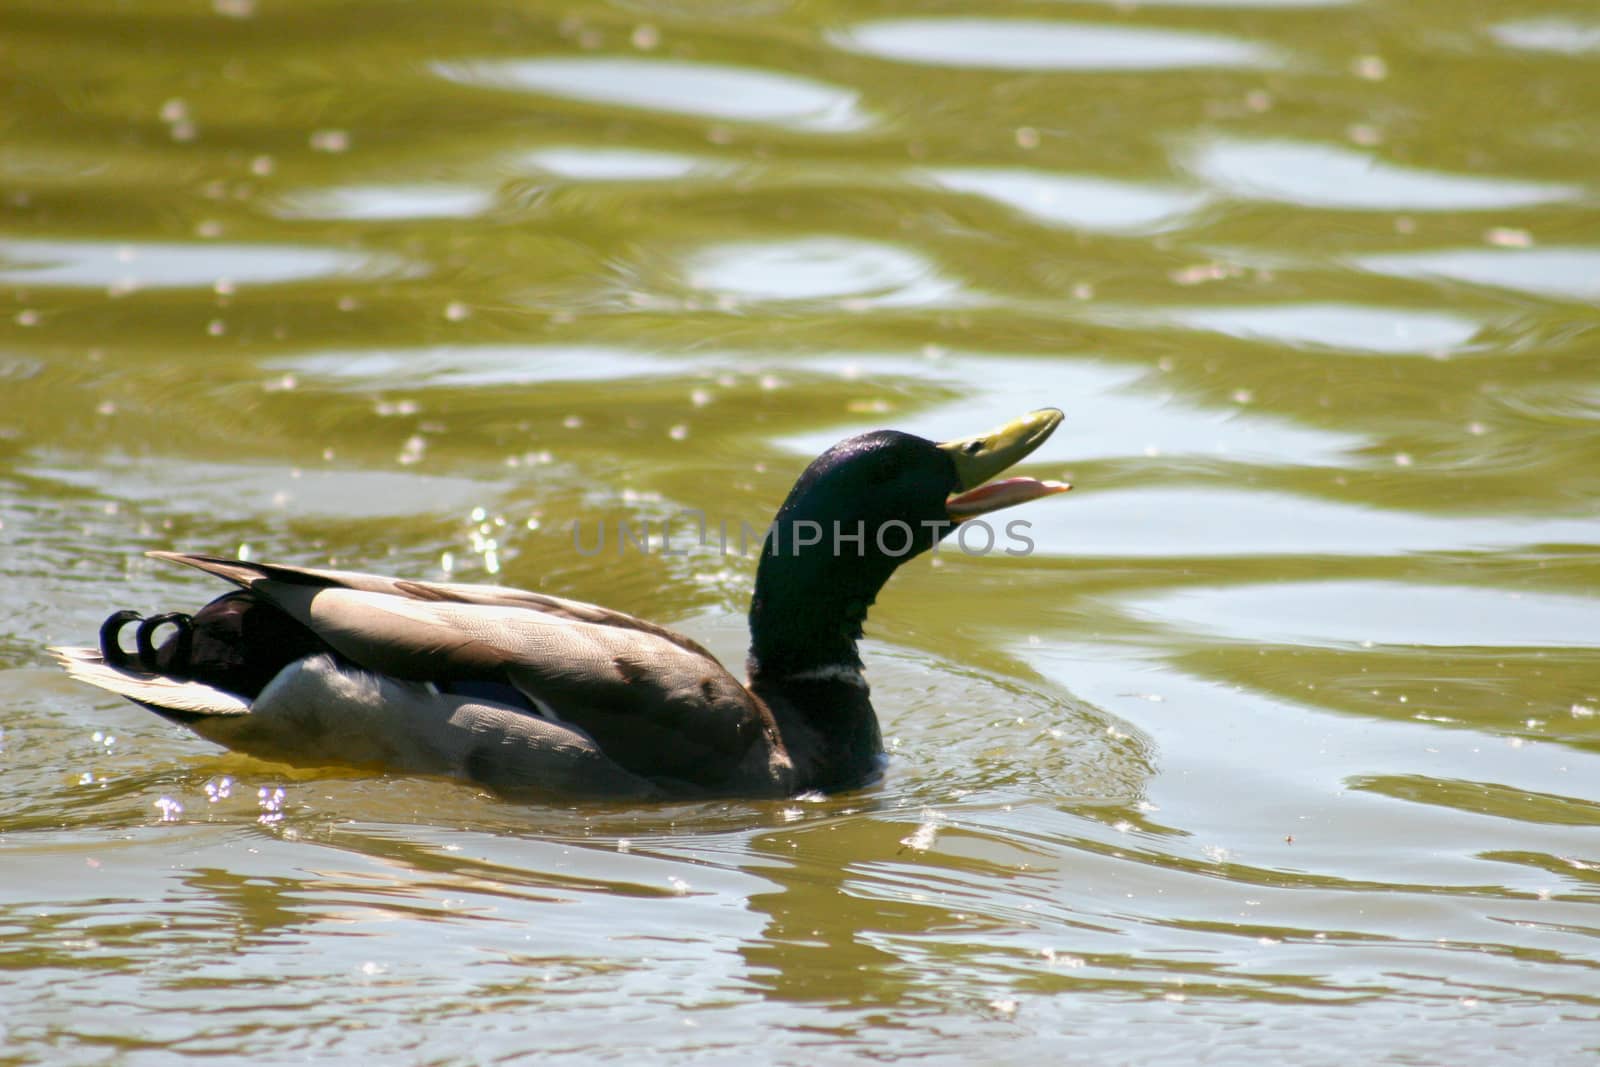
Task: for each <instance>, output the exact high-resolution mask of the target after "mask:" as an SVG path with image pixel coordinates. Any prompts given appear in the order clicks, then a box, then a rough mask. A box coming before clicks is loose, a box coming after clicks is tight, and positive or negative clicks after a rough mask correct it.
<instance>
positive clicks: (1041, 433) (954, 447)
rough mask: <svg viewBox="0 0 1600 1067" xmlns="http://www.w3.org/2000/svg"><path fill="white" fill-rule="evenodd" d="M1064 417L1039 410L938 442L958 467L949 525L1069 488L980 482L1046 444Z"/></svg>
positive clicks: (1027, 481) (948, 504)
mask: <svg viewBox="0 0 1600 1067" xmlns="http://www.w3.org/2000/svg"><path fill="white" fill-rule="evenodd" d="M1065 417H1066V416H1064V415H1062V414H1061V412H1059V411H1057V410H1056V409H1055V408H1042V409H1040V410H1038V411H1035V412H1032V413H1031V414H1028V415H1024V416H1022V418H1020V419H1013V420H1012V421H1011V422H1008V423H1006V424H1005V425H1004V426H1001V427H998V428H997V429H993V430H990V431H989V432H988V433H984V434H979V435H978V436H977V437H963V438H962V439H961V440H959V441H946V442H945V443H944V444H941V445H940V446H939V448H941V449H942V450H943V451H944V452H945V454H946V455H948V456H949V457H950V459H951V460H952V461H954V463H955V465H956V477H957V479H958V480H959V482H960V489H961V492H959V493H957V494H956V495H955V496H952V497H950V498H949V499H948V500H946V501H945V510H946V511H947V512H948V513H949V515H950V521H952V522H966V521H967V520H968V519H971V518H974V517H976V516H978V515H985V514H987V513H989V512H991V511H999V510H1000V509H1001V508H1009V507H1011V506H1012V505H1013V504H1025V503H1027V502H1028V501H1030V500H1038V499H1039V498H1040V497H1042V496H1054V495H1055V494H1056V493H1065V492H1066V491H1067V490H1068V489H1071V488H1072V486H1070V485H1068V484H1067V483H1065V482H1041V481H1039V480H1038V479H1037V478H1006V479H1003V480H1001V481H998V482H993V483H990V484H987V485H986V484H984V483H986V482H988V481H989V479H990V478H993V477H994V476H995V475H997V474H999V473H1000V472H1001V471H1003V470H1005V469H1006V468H1007V467H1012V466H1015V465H1016V464H1017V463H1020V462H1021V461H1022V459H1023V458H1024V457H1025V456H1027V455H1028V453H1030V452H1032V451H1033V450H1034V449H1036V448H1038V447H1039V446H1040V445H1042V444H1044V442H1045V439H1046V438H1048V437H1049V436H1050V435H1051V434H1052V433H1054V432H1055V429H1056V427H1057V426H1060V425H1061V420H1062V419H1063V418H1065Z"/></svg>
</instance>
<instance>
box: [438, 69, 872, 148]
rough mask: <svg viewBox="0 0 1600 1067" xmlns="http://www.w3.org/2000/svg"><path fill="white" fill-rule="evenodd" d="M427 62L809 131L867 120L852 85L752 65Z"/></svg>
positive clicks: (500, 83)
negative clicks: (835, 83) (837, 83)
mask: <svg viewBox="0 0 1600 1067" xmlns="http://www.w3.org/2000/svg"><path fill="white" fill-rule="evenodd" d="M434 69H435V71H437V72H438V73H439V74H440V75H442V76H443V77H446V78H449V79H450V80H451V81H455V82H461V83H463V84H466V85H479V86H485V87H489V88H498V89H517V90H522V91H524V92H533V93H540V94H544V95H549V96H559V97H564V98H566V99H569V100H580V101H583V102H585V103H596V104H613V105H618V106H622V107H634V108H643V109H645V110H649V111H667V112H672V113H675V114H680V115H698V116H701V117H703V118H711V119H726V120H729V121H733V122H756V123H769V124H772V125H775V126H781V127H785V128H788V129H793V130H800V131H804V132H809V133H849V132H853V131H856V130H861V129H865V128H866V127H867V126H869V125H871V119H870V118H869V117H868V116H867V114H866V113H865V112H863V111H862V110H861V109H860V107H859V104H858V98H857V94H856V93H854V92H853V91H851V90H848V89H841V88H839V87H838V86H835V85H829V84H828V83H826V82H822V81H817V80H815V79H812V78H803V77H800V76H799V75H795V74H785V73H780V72H777V71H771V70H762V69H760V68H758V67H734V66H724V65H721V64H715V63H692V62H689V61H687V60H676V59H644V58H639V57H635V56H593V57H589V56H547V57H542V58H539V59H520V60H481V61H464V62H454V63H439V64H436V65H435V67H434Z"/></svg>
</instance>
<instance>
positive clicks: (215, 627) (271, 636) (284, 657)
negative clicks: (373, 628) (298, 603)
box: [100, 590, 329, 700]
mask: <svg viewBox="0 0 1600 1067" xmlns="http://www.w3.org/2000/svg"><path fill="white" fill-rule="evenodd" d="M133 622H138V624H139V626H138V629H137V630H135V631H134V648H133V651H131V652H130V651H129V650H127V649H126V648H124V647H123V646H122V634H123V631H124V630H126V629H127V627H128V625H129V624H130V623H133ZM169 626H170V627H171V628H172V632H171V633H170V634H167V635H166V636H165V639H164V640H162V641H161V643H160V644H159V645H158V644H157V643H156V641H157V638H158V637H160V636H161V631H162V629H163V628H164V627H169ZM328 651H329V649H328V647H327V645H326V644H324V643H323V641H322V640H321V639H319V638H318V637H317V636H316V635H315V634H314V633H312V632H311V631H310V630H308V629H306V628H305V627H304V626H302V625H301V624H300V623H298V622H296V621H295V620H294V619H292V618H290V617H289V616H288V615H286V614H284V613H283V612H282V611H280V610H278V609H277V608H275V607H273V606H272V605H271V604H270V603H268V602H267V601H265V600H263V599H261V598H260V597H259V596H256V595H255V594H253V593H250V592H248V591H245V590H239V591H236V592H232V593H228V594H226V595H224V596H220V597H218V598H217V599H216V600H213V601H212V602H211V603H209V604H207V605H206V606H205V607H203V608H201V609H200V610H199V611H197V612H195V613H194V614H193V615H186V614H184V613H183V612H178V611H171V612H166V613H164V614H161V615H152V616H150V617H149V618H145V617H144V616H142V615H140V614H139V613H138V612H137V611H118V612H115V613H114V614H112V615H111V616H109V617H108V618H107V619H106V621H105V622H104V623H103V624H101V626H100V654H101V656H103V657H104V658H105V661H106V662H107V663H108V664H110V665H111V666H113V667H119V668H122V669H124V670H137V671H144V672H146V673H149V674H159V675H162V676H164V677H168V678H176V679H181V680H185V681H196V682H204V683H206V684H207V685H212V686H216V687H217V688H219V689H223V690H226V691H228V692H230V693H236V694H238V695H239V696H242V697H244V698H246V699H248V700H254V699H255V698H256V697H257V696H259V695H260V693H261V690H263V689H265V688H266V687H267V685H268V683H270V682H271V681H272V679H273V678H274V677H276V676H277V674H278V672H279V671H281V670H283V668H285V667H287V666H288V665H289V664H291V663H293V662H294V661H295V660H297V659H301V658H302V657H305V656H310V655H315V654H316V653H319V652H328Z"/></svg>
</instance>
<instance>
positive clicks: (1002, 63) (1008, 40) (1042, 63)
mask: <svg viewBox="0 0 1600 1067" xmlns="http://www.w3.org/2000/svg"><path fill="white" fill-rule="evenodd" d="M833 41H834V43H835V44H837V45H838V46H839V47H841V48H845V49H849V50H851V51H858V52H865V53H868V54H869V55H874V56H879V57H881V58H883V59H892V60H899V61H901V62H907V63H925V64H937V65H941V66H951V67H979V68H989V69H994V70H1103V71H1111V70H1185V69H1193V68H1196V67H1261V66H1266V65H1268V64H1269V63H1270V62H1271V61H1272V54H1271V52H1270V51H1269V50H1267V49H1266V48H1264V47H1262V46H1261V45H1257V44H1253V43H1250V42H1248V41H1243V40H1240V39H1238V38H1236V37H1227V36H1223V35H1221V34H1214V33H1199V32H1193V31H1186V30H1167V29H1156V28H1152V27H1145V26H1112V25H1101V24H1092V23H1082V22H1064V21H1063V22H1056V21H1046V20H1043V19H992V18H907V19H883V20H880V21H876V22H862V23H858V24H856V25H855V26H852V27H851V28H849V29H848V30H845V31H843V32H841V33H837V34H835V35H833Z"/></svg>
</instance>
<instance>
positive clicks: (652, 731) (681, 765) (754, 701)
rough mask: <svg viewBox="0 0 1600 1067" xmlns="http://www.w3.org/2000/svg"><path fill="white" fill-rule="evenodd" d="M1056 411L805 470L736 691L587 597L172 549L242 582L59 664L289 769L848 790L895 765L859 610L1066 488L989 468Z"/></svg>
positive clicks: (689, 790) (767, 558)
mask: <svg viewBox="0 0 1600 1067" xmlns="http://www.w3.org/2000/svg"><path fill="white" fill-rule="evenodd" d="M1062 419H1063V415H1062V413H1061V412H1060V411H1059V410H1057V409H1055V408H1045V409H1041V410H1039V411H1034V412H1032V413H1030V414H1027V415H1024V416H1022V417H1021V418H1018V419H1014V420H1012V421H1011V422H1008V423H1006V424H1005V425H1003V426H1000V427H998V428H996V429H994V430H991V431H989V432H987V433H983V434H978V435H976V436H972V437H966V438H962V439H959V440H954V441H948V442H943V443H940V442H934V441H930V440H927V439H925V438H922V437H918V436H916V435H914V434H910V433H905V432H902V431H898V430H876V431H872V432H869V433H863V434H859V435H857V436H853V437H850V438H849V439H847V440H845V441H841V442H840V443H839V444H837V445H834V446H833V447H832V448H830V449H828V450H827V451H826V452H824V453H822V455H820V456H818V457H817V458H816V459H815V460H813V461H812V462H811V464H810V465H809V466H807V467H806V468H805V470H804V471H803V472H802V473H801V475H800V477H799V479H798V480H797V481H796V482H795V483H794V486H793V488H792V489H791V490H790V491H789V494H788V497H787V498H786V499H785V500H784V501H783V504H782V506H781V507H780V508H779V509H778V512H777V515H776V517H775V518H774V520H773V522H772V525H771V526H770V527H769V528H768V531H767V536H766V538H765V540H764V542H763V544H762V549H761V555H760V558H759V561H758V563H757V567H756V577H755V586H754V591H753V594H752V596H751V601H750V610H749V626H750V647H749V656H748V659H747V661H746V664H745V668H746V674H747V679H746V681H745V682H744V683H740V682H739V681H738V680H737V679H736V678H734V677H733V675H732V674H730V673H729V671H728V670H727V669H726V668H725V667H723V665H722V664H721V663H719V662H718V661H717V659H716V658H715V657H714V656H712V654H711V653H710V652H708V651H706V649H705V648H703V647H702V646H701V645H700V644H698V643H697V642H695V641H694V640H693V639H691V638H689V637H687V636H684V635H683V634H680V633H676V632H674V631H672V630H670V629H667V628H665V627H662V626H657V625H655V624H653V623H650V622H646V621H645V620H643V619H639V618H636V617H634V616H632V615H628V614H624V613H622V612H619V611H614V610H611V609H609V608H604V607H599V606H597V605H594V604H588V603H584V602H581V601H577V600H568V599H565V598H562V597H557V596H551V595H547V594H544V593H535V592H529V591H527V590H522V589H514V588H508V587H504V586H496V585H474V584H463V583H449V582H430V581H418V580H414V579H408V578H392V577H384V576H380V575H375V574H366V573H360V572H355V571H344V570H330V569H324V568H317V567H302V566H291V565H287V564H279V563H262V562H253V561H247V560H244V559H230V558H226V557H222V556H213V555H205V554H200V553H193V552H172V551H155V552H150V553H148V555H149V556H151V557H152V558H155V559H159V560H164V561H167V562H171V563H177V564H182V565H185V566H189V567H194V568H196V569H198V570H201V571H204V572H205V573H207V574H210V575H213V576H215V577H217V578H220V579H222V580H223V581H226V582H229V583H232V585H233V586H235V587H236V588H234V589H232V590H230V591H229V592H227V593H225V594H223V595H221V596H219V597H217V598H216V599H215V600H212V601H211V602H210V603H208V604H206V605H205V606H204V607H202V608H200V609H199V610H198V611H195V612H193V613H184V612H176V611H173V612H162V613H158V614H153V615H149V616H143V615H141V614H140V613H139V612H137V611H133V610H119V611H116V612H114V613H113V614H111V615H110V616H109V617H108V618H107V619H106V620H105V622H104V624H103V625H102V626H101V628H100V633H99V643H98V647H95V648H67V647H62V648H52V649H51V650H50V651H51V652H52V653H54V654H55V656H56V657H57V659H58V660H59V662H60V663H61V664H62V666H64V667H65V668H66V670H67V672H68V673H69V674H70V675H71V676H72V677H73V678H75V679H78V680H79V681H82V682H86V683H88V684H90V685H94V686H98V687H99V688H101V689H104V690H108V691H110V692H112V693H116V694H119V695H121V696H123V697H126V698H127V699H128V700H131V701H133V702H134V703H135V704H139V705H141V706H143V707H145V708H148V709H149V710H151V711H153V712H155V713H156V714H158V715H160V716H162V717H164V718H166V719H168V720H170V721H172V722H175V723H178V724H181V725H182V726H185V727H187V728H189V729H190V730H192V731H193V732H194V733H196V734H198V735H199V736H200V737H202V738H205V739H206V740H208V741H211V742H213V743H215V744H218V745H221V746H223V747H225V748H227V749H231V750H233V751H236V752H240V753H244V754H246V755H249V756H252V757H256V758H258V759H263V760H268V761H273V762H278V763H285V764H289V765H293V766H302V767H327V766H341V767H350V768H356V769H367V770H375V771H378V772H386V773H404V774H419V775H435V776H444V777H451V778H456V779H460V780H464V781H467V782H469V783H473V784H475V785H477V786H480V787H483V788H486V789H488V790H490V791H491V792H493V793H497V794H501V795H505V796H517V795H522V794H540V795H562V796H571V797H602V798H604V797H618V798H621V797H627V798H674V797H683V798H688V797H750V798H758V797H784V796H794V795H799V794H803V793H838V792H842V791H848V790H853V789H858V788H861V787H864V786H867V785H870V784H872V783H873V782H875V781H877V780H878V779H879V778H880V777H881V775H882V773H883V770H884V766H885V756H884V749H883V740H882V736H881V733H880V729H879V725H878V718H877V714H876V712H875V711H874V710H873V706H872V701H871V698H870V697H871V694H870V689H869V687H868V684H867V681H866V677H865V674H864V667H863V664H862V660H861V656H860V651H859V647H858V642H859V641H860V640H861V639H862V636H863V625H864V623H865V622H866V618H867V612H868V609H869V608H870V607H871V606H872V605H873V603H874V601H875V600H876V598H877V596H878V594H879V592H880V590H881V589H882V588H883V586H884V584H885V583H886V582H887V581H888V580H889V578H890V576H891V575H893V574H894V572H895V570H896V569H897V568H899V567H900V566H902V565H903V564H905V563H906V562H907V561H908V560H910V559H913V558H915V557H917V556H919V555H921V554H922V553H924V552H927V551H928V550H930V549H932V548H934V547H935V546H936V545H937V544H938V543H939V542H940V541H941V540H943V539H944V538H945V537H947V536H949V535H950V533H951V531H952V530H954V529H956V527H957V526H958V525H959V524H961V523H963V522H966V521H968V520H971V519H976V518H978V517H979V516H982V515H987V514H989V513H991V512H995V511H998V510H1000V509H1002V508H1009V507H1013V506H1016V505H1018V504H1022V503H1026V502H1028V501H1032V500H1037V499H1040V498H1042V497H1046V496H1052V495H1054V494H1057V493H1061V492H1065V491H1066V490H1068V489H1070V488H1071V486H1070V485H1068V484H1066V483H1064V482H1057V481H1042V480H1038V479H1034V478H1030V477H1022V476H1014V477H1007V478H998V476H999V475H1000V474H1001V473H1002V472H1004V471H1005V470H1007V469H1008V468H1010V467H1012V466H1014V465H1015V464H1016V463H1018V462H1019V461H1021V460H1022V459H1023V458H1024V457H1026V456H1028V455H1029V454H1030V453H1032V452H1033V451H1034V450H1035V449H1036V448H1038V447H1039V446H1040V445H1041V444H1043V443H1044V441H1045V440H1046V439H1047V438H1048V437H1049V436H1050V435H1051V434H1052V433H1053V432H1054V431H1055V429H1056V427H1057V426H1058V425H1060V423H1061V421H1062ZM997 479H998V480H997ZM991 532H992V531H991ZM130 627H132V628H133V638H132V646H133V647H131V648H129V647H127V644H128V639H127V637H126V633H127V631H128V629H129V628H130Z"/></svg>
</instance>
